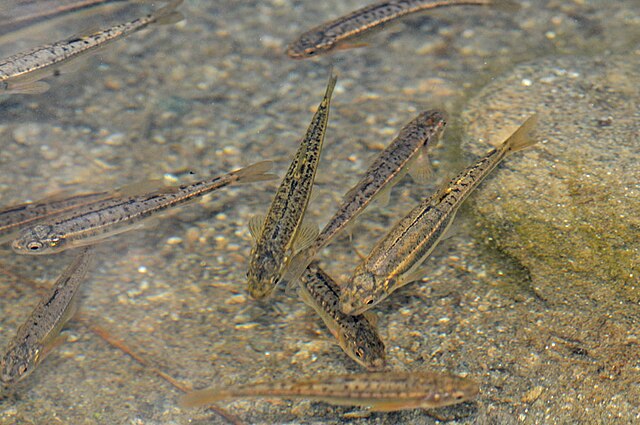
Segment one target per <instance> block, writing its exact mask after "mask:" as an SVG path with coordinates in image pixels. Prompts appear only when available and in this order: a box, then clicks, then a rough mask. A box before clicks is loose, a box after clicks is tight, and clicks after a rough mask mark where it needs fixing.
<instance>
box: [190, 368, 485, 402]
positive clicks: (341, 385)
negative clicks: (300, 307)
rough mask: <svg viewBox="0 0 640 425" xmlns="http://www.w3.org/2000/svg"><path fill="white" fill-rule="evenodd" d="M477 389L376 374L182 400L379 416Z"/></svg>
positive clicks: (463, 383) (437, 377)
mask: <svg viewBox="0 0 640 425" xmlns="http://www.w3.org/2000/svg"><path fill="white" fill-rule="evenodd" d="M478 392H479V388H478V384H476V383H475V382H474V381H472V380H471V379H468V378H462V377H458V376H454V375H449V374H443V373H435V372H419V371H413V372H404V371H402V372H400V371H388V372H374V373H363V374H350V375H335V376H326V377H320V378H316V379H309V380H303V381H297V382H296V381H293V380H291V379H289V380H286V381H276V382H270V383H255V384H250V385H246V386H239V387H235V388H233V387H231V388H223V389H208V390H201V391H195V392H193V393H190V394H187V395H185V396H183V398H182V399H181V404H182V405H183V406H187V407H193V406H203V405H207V404H211V403H213V402H216V401H219V400H224V399H230V398H243V397H266V398H273V397H282V398H291V399H308V400H318V401H324V402H326V403H330V404H336V405H341V406H369V407H371V410H373V411H378V412H390V411H396V410H404V409H418V408H422V409H431V408H435V407H443V406H449V405H452V404H456V403H462V402H464V401H468V400H471V399H473V398H474V397H475V396H476V395H477V394H478Z"/></svg>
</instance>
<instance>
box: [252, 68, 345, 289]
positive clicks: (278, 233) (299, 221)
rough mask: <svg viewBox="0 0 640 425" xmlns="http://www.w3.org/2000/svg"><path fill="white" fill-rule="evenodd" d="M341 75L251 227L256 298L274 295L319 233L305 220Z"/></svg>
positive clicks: (331, 82) (334, 79) (331, 84)
mask: <svg viewBox="0 0 640 425" xmlns="http://www.w3.org/2000/svg"><path fill="white" fill-rule="evenodd" d="M336 82H337V77H336V76H335V75H334V74H333V71H331V73H330V77H329V82H328V83H327V88H326V90H325V94H324V97H323V99H322V102H321V103H320V105H319V106H318V109H317V111H316V113H315V114H314V115H313V118H312V119H311V123H310V124H309V127H308V128H307V132H306V135H305V137H304V138H303V139H302V141H301V143H300V147H299V148H298V151H297V152H296V155H295V157H294V159H293V161H292V162H291V165H290V166H289V169H288V171H287V174H286V175H285V177H284V178H283V180H282V183H281V184H280V187H279V188H278V191H277V192H276V195H275V196H274V198H273V201H272V202H271V206H270V207H269V211H268V212H267V215H266V217H264V218H263V217H262V216H259V215H258V216H254V217H252V218H251V220H250V222H249V230H250V232H251V235H252V237H253V239H254V241H255V243H254V245H253V248H252V250H251V259H250V261H249V269H248V271H247V285H248V291H249V293H250V294H251V296H252V297H253V298H255V299H258V300H259V299H263V298H265V297H267V296H268V295H270V294H271V293H272V292H273V290H274V288H275V287H276V285H277V284H278V282H279V281H280V280H281V279H282V276H283V274H284V272H285V270H286V269H287V266H288V264H289V262H290V260H291V258H292V257H293V255H294V254H295V252H297V251H299V250H301V249H304V248H305V247H306V246H307V245H308V243H309V242H310V241H312V240H313V239H315V237H316V236H317V235H318V229H317V227H314V226H311V225H309V224H306V223H303V218H304V213H305V211H306V209H307V205H308V204H309V198H310V196H311V189H312V188H313V182H314V180H315V175H316V170H317V168H318V162H319V161H320V153H321V152H322V144H323V142H324V136H325V132H326V129H327V123H328V121H329V110H330V107H331V97H332V95H333V89H334V87H335V85H336Z"/></svg>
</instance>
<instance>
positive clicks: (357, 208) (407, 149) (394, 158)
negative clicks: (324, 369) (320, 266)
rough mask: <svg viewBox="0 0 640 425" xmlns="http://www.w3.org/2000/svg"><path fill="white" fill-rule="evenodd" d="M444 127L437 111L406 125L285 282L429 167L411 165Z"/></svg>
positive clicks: (300, 255) (295, 260)
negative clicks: (388, 191)
mask: <svg viewBox="0 0 640 425" xmlns="http://www.w3.org/2000/svg"><path fill="white" fill-rule="evenodd" d="M445 125H446V122H445V118H444V115H443V114H442V113H441V112H438V111H425V112H422V113H421V114H419V115H418V116H417V117H416V118H414V119H413V120H411V121H410V122H409V123H408V124H406V125H405V126H404V127H403V128H402V130H401V131H400V133H399V134H398V136H397V137H396V138H395V139H394V140H393V141H392V142H391V143H390V144H389V146H387V148H386V149H385V150H383V151H382V152H381V153H380V155H378V156H377V157H376V159H375V160H374V161H373V162H372V163H371V165H370V166H369V168H368V169H367V170H366V171H365V173H364V176H363V177H362V179H361V180H360V181H359V182H358V183H357V184H356V185H355V186H354V187H353V188H351V190H349V192H347V194H346V195H345V197H344V199H343V200H342V203H341V205H340V207H339V208H338V211H336V213H335V214H334V215H333V217H331V219H329V221H328V222H327V224H326V225H325V226H324V228H323V229H322V231H321V232H320V234H319V235H318V237H317V238H316V239H315V240H314V241H313V243H312V244H311V245H309V247H308V248H306V249H304V250H302V251H301V252H299V253H298V254H296V255H295V257H294V258H293V260H291V265H290V267H289V271H288V272H287V275H286V279H287V280H288V281H290V282H292V281H295V280H296V279H297V278H298V277H299V276H300V275H301V274H302V273H303V271H304V268H305V267H306V266H307V265H308V264H309V263H310V262H311V261H312V260H313V257H315V255H316V254H317V253H318V252H319V251H320V250H321V249H322V248H324V247H325V246H327V245H328V244H329V242H330V241H331V240H332V239H333V238H334V237H335V236H336V235H337V234H338V233H339V232H341V231H342V230H343V229H344V228H345V227H347V226H348V225H349V223H351V222H352V221H353V220H354V219H355V218H356V217H357V216H358V215H359V214H360V213H361V212H362V211H364V209H365V208H366V207H367V206H369V204H370V203H371V202H373V200H374V199H375V198H376V197H377V196H378V195H379V194H380V192H381V191H382V190H383V189H384V188H386V187H389V186H391V185H393V184H394V182H397V181H398V180H400V179H401V178H402V177H403V176H404V175H405V174H406V173H407V171H408V169H409V167H411V166H416V165H417V166H419V167H426V166H428V165H426V164H423V163H420V164H413V165H412V162H414V163H415V162H416V161H415V159H416V157H417V156H419V155H421V154H424V153H425V151H426V149H427V147H428V146H430V145H431V144H432V143H434V142H435V141H437V140H438V138H439V137H440V135H441V134H442V131H443V129H444V127H445ZM425 155H426V154H425ZM425 158H426V156H425Z"/></svg>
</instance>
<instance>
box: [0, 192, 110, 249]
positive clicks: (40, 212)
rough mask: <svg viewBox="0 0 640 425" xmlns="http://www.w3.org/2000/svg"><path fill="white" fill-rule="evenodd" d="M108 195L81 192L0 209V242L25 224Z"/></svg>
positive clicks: (105, 193) (4, 240)
mask: <svg viewBox="0 0 640 425" xmlns="http://www.w3.org/2000/svg"><path fill="white" fill-rule="evenodd" d="M110 197H111V196H110V195H109V194H108V193H107V192H100V193H83V194H80V195H73V196H69V197H66V198H55V199H43V200H41V201H37V202H29V203H26V204H21V205H15V206H11V207H8V208H5V209H3V210H0V244H1V243H4V242H6V241H7V240H10V239H12V238H11V236H12V234H13V233H14V232H15V231H17V230H19V229H21V228H23V227H24V226H26V225H30V224H33V223H34V222H37V221H42V220H45V219H48V218H51V217H53V216H56V215H60V214H63V213H65V212H67V211H69V210H71V209H74V208H78V207H82V206H84V205H88V204H92V203H94V202H97V201H101V200H103V199H107V198H110Z"/></svg>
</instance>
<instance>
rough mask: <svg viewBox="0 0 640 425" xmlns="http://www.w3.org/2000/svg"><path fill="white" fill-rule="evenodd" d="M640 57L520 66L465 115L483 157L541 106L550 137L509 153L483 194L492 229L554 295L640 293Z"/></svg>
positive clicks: (632, 303)
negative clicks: (525, 150)
mask: <svg viewBox="0 0 640 425" xmlns="http://www.w3.org/2000/svg"><path fill="white" fill-rule="evenodd" d="M638 81H640V56H639V55H638V54H635V55H632V54H630V55H627V56H624V57H603V58H600V59H593V58H588V59H586V58H585V59H582V58H574V57H567V58H546V59H542V60H538V61H536V62H531V63H526V64H523V65H520V66H518V67H516V68H515V69H514V70H513V71H512V72H510V73H509V74H508V75H505V76H503V77H501V78H499V79H497V80H496V81H494V82H493V83H491V84H490V85H488V86H487V87H485V88H484V89H483V90H482V91H481V93H479V94H478V95H477V96H476V97H475V98H474V99H473V100H472V101H471V102H470V103H469V105H468V108H467V110H466V111H465V112H464V113H463V119H464V121H465V123H466V125H467V131H468V137H467V139H466V140H465V141H464V143H463V150H464V151H465V152H471V153H473V154H474V155H481V154H483V153H484V152H486V150H487V149H489V147H490V146H489V143H490V144H493V145H497V144H499V143H500V142H501V141H502V140H504V139H505V138H506V137H507V136H508V134H509V133H510V132H511V131H513V129H514V128H515V126H516V125H517V124H519V123H520V122H522V121H523V120H524V118H525V117H527V116H529V115H530V114H532V113H534V112H538V113H539V114H540V123H539V125H538V135H539V137H540V138H541V139H542V140H543V141H542V143H539V144H538V145H537V146H535V147H534V148H531V149H530V150H528V151H527V152H523V153H518V154H516V155H514V156H513V157H511V158H508V159H507V160H506V161H505V163H504V164H503V166H502V169H500V170H499V171H498V172H495V173H494V175H493V176H491V177H490V178H489V179H488V181H487V182H486V184H484V186H483V187H482V188H481V195H479V196H476V197H475V198H474V201H475V207H476V210H477V216H478V217H479V222H480V226H479V227H480V228H482V229H483V230H484V232H483V236H484V237H487V238H491V239H493V241H495V244H496V245H497V247H498V248H499V249H501V250H503V251H505V252H506V253H508V254H509V255H510V256H512V257H513V258H515V259H517V261H519V262H520V263H521V264H522V265H523V266H525V267H526V268H527V269H528V270H529V271H530V274H531V279H532V285H533V288H532V289H533V290H534V291H535V292H536V294H537V295H538V296H539V297H540V298H542V299H543V300H545V301H547V302H548V303H549V304H558V303H562V304H567V305H572V306H574V307H576V308H577V309H579V308H583V307H587V306H590V305H598V306H599V307H604V306H609V307H611V308H613V309H621V310H623V311H625V313H623V314H624V315H625V316H627V317H630V316H629V315H628V314H629V313H631V317H636V318H637V317H638V315H637V314H638V302H639V301H640V284H639V282H640V264H639V263H640V217H639V216H640V136H639V134H640V96H639V94H640V88H639V86H638Z"/></svg>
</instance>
